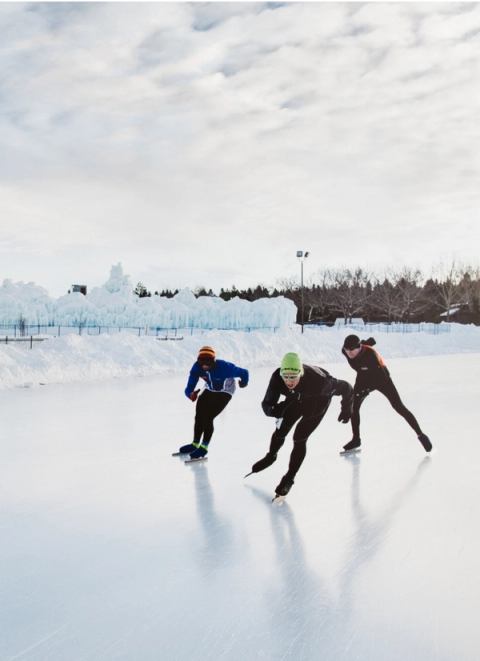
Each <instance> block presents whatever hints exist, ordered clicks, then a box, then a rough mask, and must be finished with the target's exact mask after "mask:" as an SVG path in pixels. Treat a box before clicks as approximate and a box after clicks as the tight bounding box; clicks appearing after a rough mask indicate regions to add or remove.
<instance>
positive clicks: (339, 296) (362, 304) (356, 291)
mask: <svg viewBox="0 0 480 661" xmlns="http://www.w3.org/2000/svg"><path fill="white" fill-rule="evenodd" d="M333 283H334V286H333V290H332V302H331V303H332V308H333V310H334V311H336V312H339V313H340V314H341V315H342V316H343V318H344V320H345V323H347V322H348V321H349V320H350V321H351V319H352V317H355V316H356V315H358V314H360V313H361V312H364V311H365V310H366V309H367V304H368V300H369V298H370V295H371V285H370V279H369V275H368V273H367V272H366V271H363V270H362V269H361V268H360V267H357V268H356V269H355V270H351V269H348V268H344V269H341V270H338V271H335V272H334V274H333ZM369 285H370V287H369Z"/></svg>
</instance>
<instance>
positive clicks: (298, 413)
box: [269, 401, 330, 480]
mask: <svg viewBox="0 0 480 661" xmlns="http://www.w3.org/2000/svg"><path fill="white" fill-rule="evenodd" d="M329 406H330V401H328V402H327V403H326V404H325V405H324V407H323V408H322V409H321V410H319V411H315V412H308V413H306V412H305V410H304V409H302V407H301V405H300V404H294V405H290V406H289V407H288V408H287V410H286V412H285V415H284V417H283V420H282V424H281V425H280V428H279V429H276V430H275V431H274V432H273V434H272V438H271V441H270V450H269V452H270V453H271V454H275V455H276V454H277V452H278V451H279V450H280V448H281V447H282V445H283V444H284V442H285V437H286V436H287V434H288V432H289V431H290V430H291V428H292V427H293V425H294V424H295V423H296V422H297V420H300V422H299V423H298V425H297V426H296V427H295V431H294V432H293V450H292V453H291V454H290V462H289V464H288V471H287V473H286V476H287V477H289V478H290V479H291V480H293V479H294V477H295V475H296V474H297V472H298V469H299V468H300V466H301V465H302V463H303V460H304V459H305V455H306V454H307V440H308V438H309V436H310V434H311V433H312V432H313V431H315V429H316V428H317V427H318V425H319V424H320V423H321V421H322V419H323V416H324V415H325V413H326V412H327V409H328V407H329Z"/></svg>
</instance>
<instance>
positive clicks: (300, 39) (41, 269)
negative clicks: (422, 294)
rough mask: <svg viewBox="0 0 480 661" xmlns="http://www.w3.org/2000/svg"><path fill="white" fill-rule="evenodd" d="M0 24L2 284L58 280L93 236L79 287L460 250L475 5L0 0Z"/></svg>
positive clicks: (255, 275)
mask: <svg viewBox="0 0 480 661" xmlns="http://www.w3.org/2000/svg"><path fill="white" fill-rule="evenodd" d="M0 31H1V33H2V36H3V39H2V49H1V51H0V70H1V71H2V77H1V79H0V99H1V101H2V111H1V112H0V146H1V149H2V154H3V156H4V158H2V160H1V162H0V187H1V190H2V197H1V202H0V214H1V217H2V228H1V230H0V255H1V256H2V260H1V263H2V265H3V268H4V269H12V268H13V269H14V270H15V273H10V272H8V271H7V270H6V271H5V272H4V273H3V277H9V276H10V277H14V278H17V279H27V278H28V279H33V280H36V281H38V282H39V283H40V284H45V285H46V286H49V287H54V283H55V282H56V281H59V279H60V278H63V277H64V272H65V265H67V264H69V262H70V261H71V259H72V257H73V258H75V257H78V256H80V255H82V254H83V253H84V251H85V245H86V243H88V242H89V241H90V242H92V243H93V244H94V245H93V246H92V252H91V254H92V255H94V257H95V259H93V257H92V259H89V260H84V261H83V262H82V261H81V267H80V268H84V270H85V278H84V279H85V280H88V279H89V278H94V277H97V275H98V277H100V274H101V273H103V272H105V269H107V268H108V266H109V265H110V264H111V263H113V262H117V261H119V260H121V261H122V262H123V263H124V264H125V267H126V268H127V270H128V271H129V272H130V273H132V274H135V273H137V272H138V273H139V274H140V273H144V274H145V273H146V274H148V276H149V277H151V278H152V283H151V286H152V288H157V287H162V282H153V279H154V278H155V274H157V277H158V280H161V279H168V278H169V279H170V280H169V282H168V283H166V284H168V285H169V286H177V284H178V286H180V285H186V284H191V283H192V282H194V283H195V282H199V283H202V284H204V285H206V286H213V287H220V286H222V285H225V286H228V285H229V284H232V283H233V282H235V283H236V284H238V285H242V284H247V283H248V284H250V283H254V282H255V281H256V280H262V281H263V282H267V283H268V282H270V283H273V282H274V281H275V280H276V279H277V278H278V277H281V276H282V275H284V274H285V273H286V272H288V271H289V272H295V270H296V268H297V264H296V263H295V259H294V252H295V250H296V246H300V247H303V248H304V249H310V250H311V252H312V255H311V261H310V264H311V267H312V268H314V266H316V267H319V266H321V265H324V264H325V262H326V261H327V262H328V263H329V264H330V265H333V264H335V263H346V262H348V261H349V260H353V261H355V263H367V264H381V263H383V264H387V263H392V261H393V262H394V261H398V263H403V261H409V260H415V261H416V263H418V261H420V262H422V261H423V262H424V263H425V264H427V265H428V264H430V263H431V262H434V261H436V259H437V258H440V257H441V256H442V255H443V254H445V252H447V251H450V250H451V249H452V246H454V249H455V251H457V252H458V253H460V254H462V253H463V254H464V256H465V257H466V258H467V259H469V258H470V257H473V256H474V255H475V253H474V250H473V248H472V246H474V245H475V242H477V243H478V239H479V238H480V230H479V229H476V228H477V226H476V225H475V224H474V220H475V218H476V215H475V214H476V209H478V207H479V202H480V199H479V198H480V193H479V192H478V185H477V182H478V179H479V168H480V163H479V153H480V151H479V146H480V145H479V138H480V135H479V132H480V131H479V128H478V121H477V118H478V115H479V110H480V108H479V105H480V97H479V95H478V92H477V90H478V89H480V86H479V83H480V80H479V78H480V71H479V67H480V65H479V62H480V58H479V55H480V53H479V51H480V9H479V6H478V5H477V4H468V5H463V4H456V3H440V4H429V3H421V4H417V3H366V4H365V3H362V4H355V3H345V4H343V3H294V4H287V5H275V4H272V5H265V4H261V3H192V4H187V3H165V4H164V3H141V4H133V3H71V4H64V3H39V4H33V5H32V4H30V5H24V4H22V5H15V4H7V3H4V4H2V5H0ZM12 225H13V226H14V228H15V230H14V234H13V235H12ZM452 226H454V228H455V229H454V230H453V231H452ZM406 228H408V231H406ZM444 228H445V230H444ZM447 228H450V229H449V230H448V231H447ZM415 234H416V240H415V241H413V242H412V236H415ZM12 236H13V242H12ZM412 244H413V245H412ZM205 245H206V246H208V250H207V251H206V250H205V248H204V246H205ZM12 254H14V255H15V259H13V257H12ZM32 255H35V258H34V259H33V258H32ZM93 262H95V265H94V266H92V263H93ZM97 262H101V263H100V264H98V266H97ZM32 264H33V265H34V266H32ZM22 269H23V270H25V271H28V274H24V273H23V272H22ZM133 277H135V275H133ZM92 284H96V283H95V282H93V283H92ZM147 284H149V283H148V282H147ZM54 293H56V292H54Z"/></svg>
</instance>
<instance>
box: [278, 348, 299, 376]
mask: <svg viewBox="0 0 480 661" xmlns="http://www.w3.org/2000/svg"><path fill="white" fill-rule="evenodd" d="M285 373H289V374H292V373H293V374H298V375H299V376H302V374H303V365H302V361H301V360H300V356H299V355H298V353H286V354H285V355H284V357H283V358H282V362H281V363H280V374H281V375H282V376H283V375H284V374H285Z"/></svg>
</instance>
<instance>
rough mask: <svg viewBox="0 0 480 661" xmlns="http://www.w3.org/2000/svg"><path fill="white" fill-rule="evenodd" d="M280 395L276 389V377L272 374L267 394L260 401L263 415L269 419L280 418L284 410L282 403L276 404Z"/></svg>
mask: <svg viewBox="0 0 480 661" xmlns="http://www.w3.org/2000/svg"><path fill="white" fill-rule="evenodd" d="M281 394H282V393H281V392H280V389H279V387H278V377H277V375H276V374H275V373H274V374H272V377H271V379H270V383H269V384H268V388H267V392H266V393H265V397H264V398H263V401H262V409H263V412H264V413H265V415H268V416H269V417H270V418H280V417H281V416H282V413H283V408H284V407H283V403H282V404H279V403H278V400H279V398H280V395H281Z"/></svg>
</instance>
